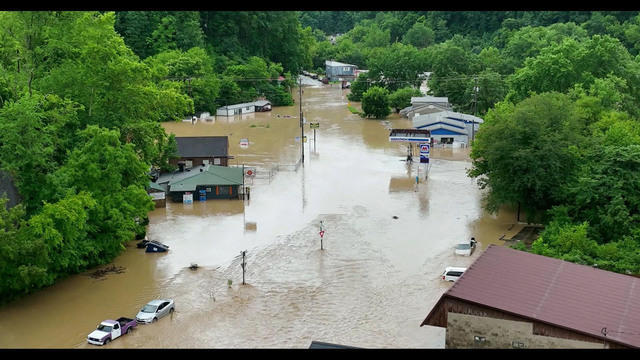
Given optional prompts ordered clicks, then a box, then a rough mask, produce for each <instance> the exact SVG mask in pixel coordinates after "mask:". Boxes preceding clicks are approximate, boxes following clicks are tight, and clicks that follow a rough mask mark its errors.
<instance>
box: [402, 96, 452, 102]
mask: <svg viewBox="0 0 640 360" xmlns="http://www.w3.org/2000/svg"><path fill="white" fill-rule="evenodd" d="M430 102H435V103H449V98H448V97H435V96H429V95H427V96H418V97H415V96H412V97H411V103H412V104H413V103H430Z"/></svg>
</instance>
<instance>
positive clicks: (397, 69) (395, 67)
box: [367, 43, 426, 91]
mask: <svg viewBox="0 0 640 360" xmlns="http://www.w3.org/2000/svg"><path fill="white" fill-rule="evenodd" d="M367 66H368V67H369V73H368V77H369V79H372V80H374V81H376V82H377V83H378V84H380V85H382V86H384V87H385V88H386V89H387V90H389V91H395V90H397V89H400V88H403V87H407V86H415V87H418V86H420V83H421V81H422V78H421V75H422V74H423V73H424V72H425V71H426V70H425V69H426V58H425V56H423V54H422V53H421V52H419V51H418V49H416V48H415V47H413V46H412V45H404V44H402V43H395V44H393V45H391V46H390V47H386V48H380V49H374V50H373V51H372V52H371V54H370V57H369V60H368V61H367Z"/></svg>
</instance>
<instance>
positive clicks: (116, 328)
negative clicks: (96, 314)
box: [87, 317, 138, 345]
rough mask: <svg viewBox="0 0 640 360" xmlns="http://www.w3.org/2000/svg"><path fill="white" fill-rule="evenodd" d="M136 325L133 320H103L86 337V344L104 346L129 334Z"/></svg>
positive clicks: (123, 318) (122, 318)
mask: <svg viewBox="0 0 640 360" xmlns="http://www.w3.org/2000/svg"><path fill="white" fill-rule="evenodd" d="M137 324H138V323H137V322H136V320H134V319H129V318H126V317H121V318H119V319H118V320H105V321H103V322H101V323H100V325H98V327H97V328H96V329H95V330H94V331H93V332H92V333H91V334H89V335H88V336H87V342H88V343H89V344H93V345H105V344H107V343H109V341H111V340H115V339H117V338H119V337H120V336H122V335H124V334H128V333H130V332H131V329H132V328H134V327H135V326H136V325H137Z"/></svg>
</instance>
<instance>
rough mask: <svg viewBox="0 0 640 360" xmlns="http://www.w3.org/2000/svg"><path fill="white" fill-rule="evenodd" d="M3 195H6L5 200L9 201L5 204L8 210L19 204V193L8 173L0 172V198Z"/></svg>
mask: <svg viewBox="0 0 640 360" xmlns="http://www.w3.org/2000/svg"><path fill="white" fill-rule="evenodd" d="M4 194H6V195H7V199H9V201H7V204H6V207H7V208H8V209H10V208H12V207H14V206H16V205H17V204H18V203H19V202H20V193H19V192H18V189H17V188H16V187H15V185H14V183H13V178H12V177H11V175H10V174H9V173H8V172H6V171H2V170H0V197H2V196H3V195H4Z"/></svg>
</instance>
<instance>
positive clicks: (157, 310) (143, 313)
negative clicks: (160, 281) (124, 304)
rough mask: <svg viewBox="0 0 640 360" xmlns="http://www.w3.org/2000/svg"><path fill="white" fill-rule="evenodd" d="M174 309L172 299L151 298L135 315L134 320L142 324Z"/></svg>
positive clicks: (156, 319)
mask: <svg viewBox="0 0 640 360" xmlns="http://www.w3.org/2000/svg"><path fill="white" fill-rule="evenodd" d="M174 310H175V304H174V303H173V300H172V299H164V300H152V301H149V303H147V305H145V306H144V307H143V308H142V309H141V310H140V312H139V313H138V315H136V321H137V322H138V323H142V324H149V323H152V322H156V321H158V319H159V318H161V317H163V316H165V315H168V314H171V313H173V311H174Z"/></svg>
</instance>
